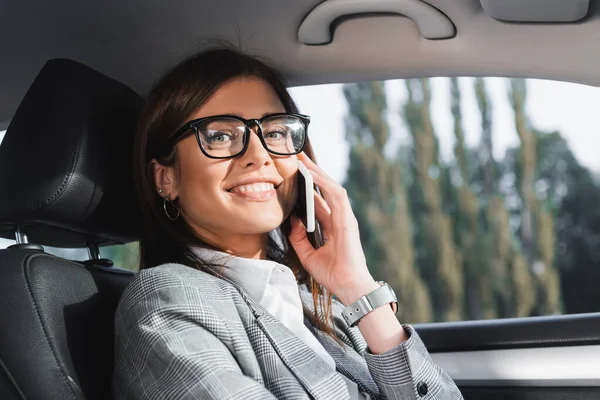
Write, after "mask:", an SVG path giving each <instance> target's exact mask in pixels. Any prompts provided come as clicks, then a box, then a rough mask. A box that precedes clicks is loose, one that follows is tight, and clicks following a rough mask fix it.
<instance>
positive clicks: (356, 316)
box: [342, 282, 398, 327]
mask: <svg viewBox="0 0 600 400" xmlns="http://www.w3.org/2000/svg"><path fill="white" fill-rule="evenodd" d="M377 283H379V284H380V285H381V286H380V287H378V288H377V289H375V290H373V291H372V292H371V293H369V294H367V295H365V296H362V297H361V298H360V299H358V300H356V301H355V302H354V303H352V304H350V305H349V306H348V307H346V308H344V310H343V311H342V317H343V318H344V320H345V321H346V323H347V324H348V325H349V326H351V327H353V326H356V324H358V321H360V320H361V319H362V318H363V317H364V316H365V315H367V314H369V313H370V312H372V311H373V310H375V309H376V308H379V307H382V306H384V305H387V304H389V305H390V306H391V307H392V310H394V312H396V311H397V309H398V300H397V298H396V294H395V293H394V291H393V290H392V288H391V287H390V286H389V285H388V284H387V283H385V282H377ZM394 306H395V307H394Z"/></svg>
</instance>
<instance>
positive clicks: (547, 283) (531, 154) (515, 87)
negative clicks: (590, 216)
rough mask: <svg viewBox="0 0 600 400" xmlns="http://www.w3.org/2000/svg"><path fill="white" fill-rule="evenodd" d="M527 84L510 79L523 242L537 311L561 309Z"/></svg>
mask: <svg viewBox="0 0 600 400" xmlns="http://www.w3.org/2000/svg"><path fill="white" fill-rule="evenodd" d="M526 99H527V86H526V83H525V80H524V79H511V80H510V100H511V105H512V108H513V111H514V118H515V128H516V131H517V134H518V136H519V140H520V142H521V149H520V151H519V160H518V161H519V174H518V188H519V194H520V196H521V201H522V209H521V229H520V231H521V242H522V244H523V249H524V252H525V257H526V259H527V261H528V263H529V264H530V265H531V266H532V270H533V273H534V277H535V281H536V283H537V287H538V290H537V301H536V304H537V306H536V311H535V312H536V314H541V315H548V314H557V313H560V312H561V298H560V297H561V296H560V281H559V277H558V273H557V271H556V268H555V266H554V219H553V216H552V215H551V214H550V213H549V211H548V210H547V209H545V208H544V207H543V206H542V205H541V204H540V201H539V200H538V199H537V197H536V192H535V184H536V172H537V168H536V167H537V162H536V161H537V157H538V155H537V136H536V134H535V132H534V131H532V129H531V128H530V127H529V123H528V121H527V118H526V113H525V102H526Z"/></svg>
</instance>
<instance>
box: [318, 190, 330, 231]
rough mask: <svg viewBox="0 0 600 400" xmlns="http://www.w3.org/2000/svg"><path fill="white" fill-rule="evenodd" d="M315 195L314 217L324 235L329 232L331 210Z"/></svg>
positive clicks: (323, 200) (319, 196)
mask: <svg viewBox="0 0 600 400" xmlns="http://www.w3.org/2000/svg"><path fill="white" fill-rule="evenodd" d="M314 193H315V217H316V219H317V221H318V222H319V224H321V228H322V229H323V232H324V233H330V232H331V209H330V208H329V206H328V205H327V202H326V201H325V199H323V198H322V197H321V195H319V194H318V193H317V192H316V191H315V192H314Z"/></svg>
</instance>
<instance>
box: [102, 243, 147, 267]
mask: <svg viewBox="0 0 600 400" xmlns="http://www.w3.org/2000/svg"><path fill="white" fill-rule="evenodd" d="M100 257H102V258H108V259H109V260H112V262H113V264H114V266H115V267H118V268H122V269H126V270H129V271H137V270H138V269H139V265H140V256H139V245H138V242H133V243H127V244H124V245H114V246H104V247H100Z"/></svg>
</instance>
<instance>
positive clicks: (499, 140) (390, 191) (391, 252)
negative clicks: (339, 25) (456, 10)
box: [291, 78, 600, 323]
mask: <svg viewBox="0 0 600 400" xmlns="http://www.w3.org/2000/svg"><path fill="white" fill-rule="evenodd" d="M291 91H292V95H293V97H294V99H295V100H296V101H297V103H298V106H299V108H300V110H301V112H303V113H305V114H308V115H310V116H311V119H312V120H311V126H310V133H309V136H310V138H311V141H312V144H313V147H314V149H315V152H316V156H317V160H318V162H319V163H320V164H321V166H322V167H323V168H324V169H325V171H326V172H328V173H329V174H330V175H331V176H332V177H333V178H334V179H335V180H337V181H338V182H339V183H341V184H343V185H344V186H345V188H346V189H347V191H348V195H349V197H350V200H351V203H352V207H353V210H354V213H355V215H356V217H357V219H358V222H359V225H360V229H361V240H362V245H363V248H364V251H365V254H366V258H367V262H368V265H369V268H370V270H371V272H372V274H373V275H374V277H375V278H376V279H381V280H386V281H387V282H389V283H390V284H391V285H392V286H393V287H394V288H395V290H396V293H397V295H398V297H399V300H400V303H401V306H400V311H399V318H400V320H401V321H407V322H411V323H416V322H431V321H454V320H471V319H489V318H504V317H526V316H535V315H552V314H564V313H580V312H595V311H600V291H598V290H597V286H598V283H600V207H598V204H600V184H599V171H600V156H599V155H598V149H600V135H598V134H597V133H596V130H597V129H598V127H599V126H600V114H599V113H598V112H597V111H596V107H597V105H598V104H600V89H599V88H594V87H588V86H583V85H577V84H571V83H563V82H551V81H541V80H523V79H503V78H485V79H481V78H478V79H475V78H458V79H456V78H454V79H450V78H434V79H411V80H394V81H387V82H365V83H357V84H346V85H324V86H314V87H299V88H293V89H292V90H291Z"/></svg>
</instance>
